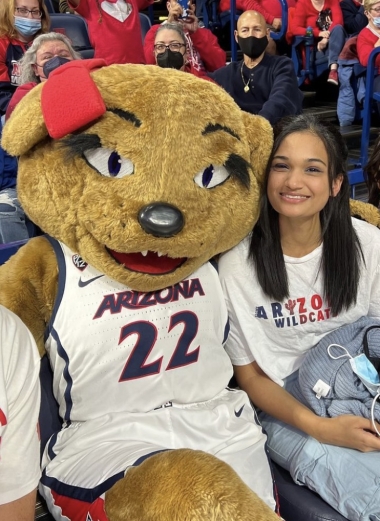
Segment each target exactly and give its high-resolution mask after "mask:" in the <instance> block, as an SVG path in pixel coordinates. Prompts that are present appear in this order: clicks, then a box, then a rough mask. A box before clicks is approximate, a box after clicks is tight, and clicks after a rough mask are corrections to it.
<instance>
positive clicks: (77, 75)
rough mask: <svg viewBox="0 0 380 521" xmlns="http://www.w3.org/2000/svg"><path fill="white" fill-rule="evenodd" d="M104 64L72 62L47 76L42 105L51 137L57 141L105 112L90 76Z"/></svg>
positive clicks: (98, 61)
mask: <svg viewBox="0 0 380 521" xmlns="http://www.w3.org/2000/svg"><path fill="white" fill-rule="evenodd" d="M104 65H106V62H105V61H104V60H102V59H93V60H73V61H71V62H70V63H65V65H62V66H61V67H58V69H56V70H55V71H53V72H52V73H51V74H50V75H49V79H48V80H47V81H46V82H45V84H44V86H43V88H42V94H41V106H42V115H43V118H44V121H45V124H46V128H47V131H48V133H49V136H50V137H52V138H53V139H60V138H62V137H64V136H66V135H67V134H70V133H71V132H74V131H76V130H78V129H79V128H81V127H83V126H85V125H88V124H89V123H91V122H92V121H94V120H96V119H97V118H99V117H100V116H102V115H103V114H104V113H105V111H106V106H105V103H104V101H103V98H102V97H101V95H100V92H99V89H98V88H97V86H96V85H95V82H94V80H93V79H92V78H91V76H90V72H91V71H94V70H96V69H100V68H101V67H103V66H104Z"/></svg>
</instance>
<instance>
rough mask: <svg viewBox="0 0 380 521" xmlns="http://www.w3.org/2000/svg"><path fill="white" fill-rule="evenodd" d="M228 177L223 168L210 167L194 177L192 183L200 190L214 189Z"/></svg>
mask: <svg viewBox="0 0 380 521" xmlns="http://www.w3.org/2000/svg"><path fill="white" fill-rule="evenodd" d="M229 177H230V174H229V173H228V171H227V169H226V168H225V167H224V166H214V165H210V166H208V167H207V168H205V169H204V170H203V172H199V174H197V175H196V176H195V177H194V181H195V182H196V184H197V185H199V186H201V187H202V188H214V186H218V185H220V184H222V183H224V181H225V180H226V179H228V178H229Z"/></svg>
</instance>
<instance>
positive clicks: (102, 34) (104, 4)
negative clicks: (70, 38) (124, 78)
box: [69, 0, 153, 65]
mask: <svg viewBox="0 0 380 521" xmlns="http://www.w3.org/2000/svg"><path fill="white" fill-rule="evenodd" d="M152 3H153V0H69V6H70V7H72V8H73V9H75V11H76V12H77V13H78V14H80V15H81V16H83V18H84V19H85V20H86V22H87V23H88V30H89V33H90V41H91V45H92V46H93V48H94V49H95V55H94V57H95V58H103V59H104V60H105V61H106V63H107V65H111V64H112V63H145V58H144V50H143V44H142V38H141V26H140V18H139V10H141V9H145V8H146V7H148V5H150V4H152Z"/></svg>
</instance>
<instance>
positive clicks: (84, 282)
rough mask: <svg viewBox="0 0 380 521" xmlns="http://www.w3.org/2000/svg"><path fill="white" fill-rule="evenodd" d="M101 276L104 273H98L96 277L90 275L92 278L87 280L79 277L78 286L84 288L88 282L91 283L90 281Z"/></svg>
mask: <svg viewBox="0 0 380 521" xmlns="http://www.w3.org/2000/svg"><path fill="white" fill-rule="evenodd" d="M101 277H104V275H98V276H97V277H92V279H88V280H82V279H81V278H80V279H79V280H78V286H79V287H80V288H85V287H86V286H88V285H89V284H91V282H94V281H95V280H97V279H100V278H101Z"/></svg>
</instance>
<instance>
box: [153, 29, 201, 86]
mask: <svg viewBox="0 0 380 521" xmlns="http://www.w3.org/2000/svg"><path fill="white" fill-rule="evenodd" d="M154 58H155V63H156V65H158V66H159V67H166V68H170V69H177V70H180V71H184V72H190V73H191V74H194V76H198V78H203V79H206V80H209V81H211V80H210V78H209V77H208V76H207V75H206V72H205V71H204V70H203V69H199V68H198V67H195V66H194V64H193V62H192V61H191V60H190V59H189V50H188V48H187V39H186V36H185V33H184V31H183V29H182V27H181V25H179V24H177V23H174V24H173V23H167V24H165V25H160V26H159V27H158V30H157V32H156V36H155V40H154Z"/></svg>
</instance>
